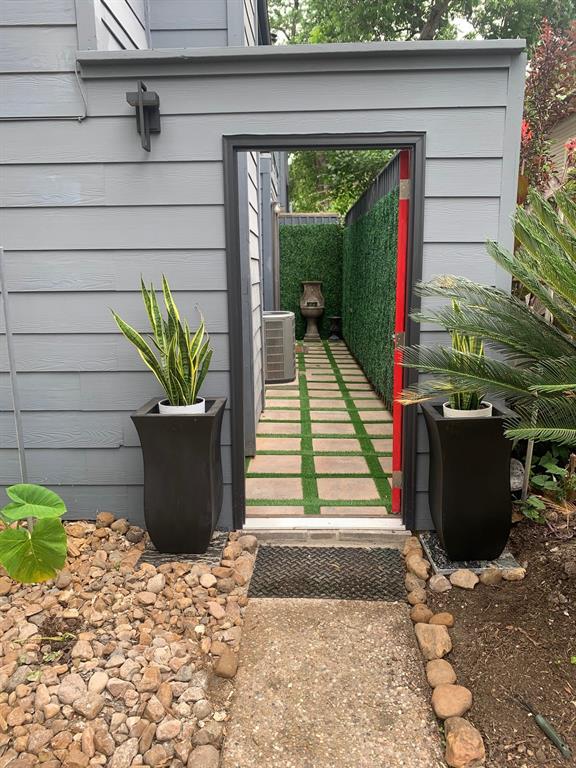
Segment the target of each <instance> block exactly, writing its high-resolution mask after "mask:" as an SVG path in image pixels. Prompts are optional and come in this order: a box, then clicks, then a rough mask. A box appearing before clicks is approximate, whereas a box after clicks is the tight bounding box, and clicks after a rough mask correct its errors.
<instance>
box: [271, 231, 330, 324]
mask: <svg viewBox="0 0 576 768" xmlns="http://www.w3.org/2000/svg"><path fill="white" fill-rule="evenodd" d="M302 280H322V293H323V294H324V301H325V310H324V315H323V317H322V322H321V323H320V335H321V336H322V338H323V339H327V338H328V336H329V333H330V322H329V320H328V318H329V317H330V316H331V315H340V314H341V306H342V227H341V226H340V224H281V225H280V308H281V309H284V310H287V311H290V312H294V314H295V315H296V338H297V339H302V338H303V337H304V332H305V330H306V323H305V322H304V320H303V318H302V315H301V314H300V293H301V287H300V283H301V281H302Z"/></svg>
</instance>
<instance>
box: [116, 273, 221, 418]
mask: <svg viewBox="0 0 576 768" xmlns="http://www.w3.org/2000/svg"><path fill="white" fill-rule="evenodd" d="M140 282H141V290H142V298H143V300H144V305H145V307H146V312H147V313H148V317H149V319H150V325H151V326H152V333H151V334H150V335H149V339H150V341H151V343H152V345H153V346H154V347H155V348H156V350H157V352H158V354H157V355H156V354H155V353H154V350H153V348H152V346H150V344H149V343H148V342H147V341H146V339H145V338H144V337H143V336H142V335H141V334H140V333H138V331H136V330H135V329H134V328H132V326H131V325H128V323H126V322H125V321H124V320H122V318H121V317H119V316H118V315H117V314H116V312H114V311H113V312H112V314H113V315H114V320H116V323H117V324H118V327H119V328H120V330H121V331H122V333H123V334H124V336H125V337H126V338H127V339H128V341H130V342H131V343H132V344H133V345H134V346H135V347H136V349H137V350H138V354H139V355H140V357H141V358H142V360H143V361H144V363H145V364H146V365H147V366H148V368H150V370H151V371H152V373H153V374H154V375H155V376H156V378H157V379H158V381H159V382H160V384H161V385H162V387H163V389H164V391H165V392H166V396H167V398H168V401H169V404H170V405H176V406H179V405H180V406H181V405H194V403H195V402H196V401H197V399H198V392H199V390H200V387H201V386H202V384H203V382H204V379H205V378H206V374H207V373H208V369H209V367H210V361H211V359H212V349H211V348H210V339H209V337H208V334H207V333H206V326H205V324H204V318H203V317H202V316H200V325H199V326H198V329H197V330H196V331H195V332H194V333H192V332H191V331H190V326H189V325H188V322H187V321H186V320H184V322H182V321H181V319H180V314H179V312H178V308H177V306H176V304H175V302H174V299H173V297H172V292H171V291H170V286H169V285H168V281H167V280H166V278H165V277H164V275H163V276H162V293H163V296H164V304H165V305H166V319H164V317H163V316H162V314H161V312H160V308H159V306H158V300H157V298H156V291H155V289H154V286H153V285H151V286H150V288H147V287H146V285H145V284H144V281H143V280H141V281H140Z"/></svg>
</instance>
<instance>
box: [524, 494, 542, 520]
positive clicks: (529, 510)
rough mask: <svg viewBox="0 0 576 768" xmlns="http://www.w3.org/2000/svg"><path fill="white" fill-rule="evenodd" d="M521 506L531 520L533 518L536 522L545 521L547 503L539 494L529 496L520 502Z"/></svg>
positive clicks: (525, 515)
mask: <svg viewBox="0 0 576 768" xmlns="http://www.w3.org/2000/svg"><path fill="white" fill-rule="evenodd" d="M519 507H520V510H521V512H522V514H523V515H524V517H527V518H528V519H529V520H533V521H534V522H535V523H543V522H544V519H545V518H544V512H545V510H546V504H545V503H544V501H543V500H542V499H541V498H540V497H539V496H534V495H533V494H532V495H531V496H528V497H527V498H526V499H525V500H524V501H521V502H519Z"/></svg>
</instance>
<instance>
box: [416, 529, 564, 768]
mask: <svg viewBox="0 0 576 768" xmlns="http://www.w3.org/2000/svg"><path fill="white" fill-rule="evenodd" d="M510 548H511V550H512V552H513V553H514V555H515V556H516V558H517V559H518V561H519V562H520V563H521V564H522V565H526V566H527V569H528V573H527V576H526V578H525V580H524V581H522V582H515V583H507V582H502V584H501V585H500V586H496V587H487V586H482V585H479V586H478V587H477V588H476V589H475V590H473V591H465V590H461V589H452V590H451V591H450V592H447V593H444V594H442V595H434V596H433V597H432V599H431V603H432V604H431V606H430V607H431V608H433V610H435V611H450V612H451V613H453V614H454V616H455V618H456V624H455V627H454V629H452V630H451V633H452V640H453V644H454V650H453V652H452V653H451V655H450V661H451V662H452V664H453V665H454V668H455V669H456V672H457V675H458V682H459V683H460V684H461V685H465V686H466V687H468V688H470V690H472V692H473V694H474V704H473V708H472V710H471V712H470V716H469V717H470V720H471V722H472V723H473V724H474V725H475V726H476V727H477V728H478V729H479V730H480V731H481V733H482V735H483V736H484V739H485V743H486V750H487V755H488V758H487V761H486V768H505V767H506V766H515V767H517V768H542V767H543V766H545V768H560V766H566V765H573V764H574V765H576V665H575V664H573V663H571V659H572V658H573V657H574V656H575V655H576V574H575V572H574V571H575V563H576V539H572V540H568V541H566V540H558V539H557V538H556V537H555V536H554V535H553V533H552V532H551V531H549V530H548V529H547V528H546V527H545V526H543V525H537V524H532V523H520V524H518V525H516V526H515V528H514V530H513V533H512V536H511V541H510ZM514 695H518V696H520V697H521V698H523V699H525V700H527V701H528V702H529V703H530V704H532V705H533V706H534V708H535V709H536V710H537V711H538V712H540V713H541V714H542V715H544V716H545V717H546V718H547V719H548V720H549V721H550V722H551V723H552V724H553V726H554V727H555V728H556V730H557V731H558V732H559V733H560V734H561V735H562V736H563V737H564V739H565V741H567V742H568V743H569V744H570V746H571V747H572V752H573V755H574V756H575V759H573V760H572V761H568V760H565V759H563V758H562V756H561V755H560V753H559V752H558V750H557V749H556V748H555V747H554V746H553V745H552V744H551V743H550V742H549V741H548V740H547V738H546V737H545V736H544V734H543V733H542V732H541V731H540V729H539V728H538V726H537V725H536V724H535V722H534V720H533V718H532V717H530V716H529V715H528V713H527V712H526V711H525V710H523V709H522V708H521V706H519V704H518V703H517V702H515V701H513V700H512V698H511V697H512V696H514Z"/></svg>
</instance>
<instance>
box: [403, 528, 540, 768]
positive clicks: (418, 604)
mask: <svg viewBox="0 0 576 768" xmlns="http://www.w3.org/2000/svg"><path fill="white" fill-rule="evenodd" d="M402 554H403V555H404V562H405V565H406V578H405V586H406V591H407V593H408V594H407V601H408V603H409V604H410V606H411V609H410V618H411V619H412V622H413V624H414V631H415V633H416V639H417V641H418V646H419V647H420V651H421V653H422V655H423V657H424V659H425V660H426V679H427V681H428V684H429V685H430V687H431V688H432V689H433V690H432V698H431V701H432V709H433V710H434V713H435V715H436V716H437V717H438V718H439V720H442V721H443V724H444V736H445V742H446V746H445V755H444V758H445V760H446V763H447V764H448V766H450V768H482V766H484V764H485V759H486V748H485V746H484V740H483V739H482V735H481V734H480V732H479V731H478V729H477V728H475V727H474V726H473V725H472V724H471V723H470V722H469V721H468V720H466V719H465V718H464V715H465V714H466V713H467V712H468V711H469V710H470V708H471V707H472V701H473V696H472V692H471V691H470V690H468V688H465V687H464V686H462V685H458V682H457V676H456V672H455V670H454V668H453V666H452V665H451V664H450V662H449V661H447V660H446V659H445V656H447V655H448V654H449V653H450V652H451V650H452V638H451V637H450V632H449V629H450V628H451V627H453V626H454V621H455V619H454V616H453V615H452V614H451V613H448V612H447V611H443V612H440V613H434V612H433V611H432V610H431V609H430V608H429V607H428V605H427V601H428V592H427V589H430V590H431V591H432V592H437V593H442V592H447V591H449V590H450V589H452V588H453V587H457V588H460V589H474V588H475V587H476V585H477V584H479V583H480V584H482V585H486V586H493V585H496V584H500V583H501V582H502V580H506V581H520V580H522V579H523V578H524V577H525V575H526V570H525V569H524V568H522V567H520V566H517V567H506V568H498V567H496V566H495V565H492V566H491V567H489V568H487V569H485V570H483V571H482V572H481V573H480V575H479V576H478V575H477V574H476V573H474V572H473V571H472V570H470V569H468V568H457V569H456V570H453V571H452V573H451V574H450V576H449V577H448V576H446V575H444V574H442V573H433V574H432V575H431V574H430V571H431V564H430V562H429V561H428V559H427V557H426V554H425V551H424V548H423V547H422V544H421V542H420V540H419V538H418V537H416V536H411V537H410V538H408V539H407V540H406V542H405V544H404V548H403V551H402ZM505 562H506V561H505Z"/></svg>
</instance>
